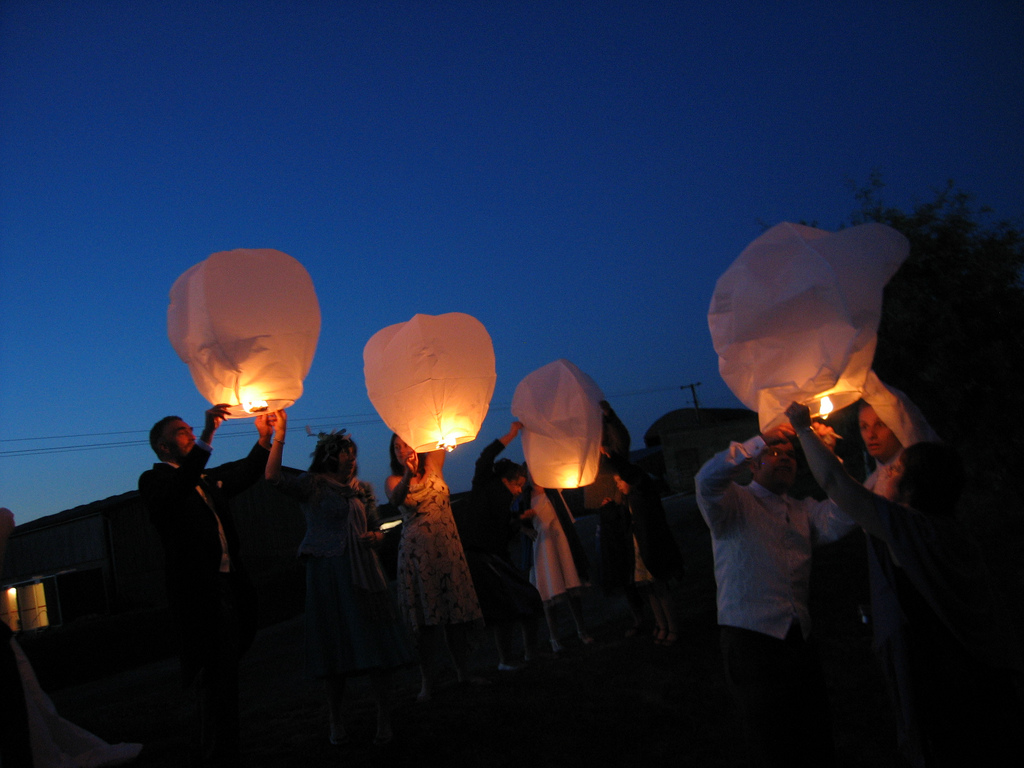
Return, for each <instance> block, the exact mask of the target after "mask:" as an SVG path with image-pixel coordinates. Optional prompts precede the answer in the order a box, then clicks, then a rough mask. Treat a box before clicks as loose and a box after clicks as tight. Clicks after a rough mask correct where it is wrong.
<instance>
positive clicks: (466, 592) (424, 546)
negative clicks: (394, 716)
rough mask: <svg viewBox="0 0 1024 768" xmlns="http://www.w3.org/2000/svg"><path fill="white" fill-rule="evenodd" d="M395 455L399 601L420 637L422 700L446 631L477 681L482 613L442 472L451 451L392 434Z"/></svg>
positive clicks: (392, 494)
mask: <svg viewBox="0 0 1024 768" xmlns="http://www.w3.org/2000/svg"><path fill="white" fill-rule="evenodd" d="M389 453H390V455H391V476H390V477H388V479H387V482H386V490H387V494H388V499H389V500H390V501H391V503H392V504H394V505H395V506H396V507H398V508H399V509H401V511H402V538H401V541H400V542H399V545H398V577H397V582H398V583H397V590H398V605H399V610H400V611H401V613H402V617H403V619H404V620H405V623H406V624H407V625H408V626H409V628H410V629H411V630H412V632H413V634H414V635H415V637H416V650H417V654H418V656H419V662H420V673H421V677H422V684H421V687H420V692H419V696H418V697H417V698H418V700H419V701H428V700H429V699H430V698H431V696H432V690H433V684H434V666H435V661H436V660H437V659H436V655H437V653H436V649H437V639H438V638H437V635H438V634H440V635H443V637H444V640H445V643H446V644H447V646H448V652H449V654H450V655H451V658H452V662H453V663H454V665H455V672H456V675H457V677H458V680H459V682H460V683H466V682H477V679H476V678H471V677H470V676H469V671H468V669H467V666H466V664H467V656H468V650H469V649H468V637H467V636H468V632H469V630H470V628H471V627H472V624H473V623H474V622H479V621H480V619H481V618H482V614H481V612H480V603H479V601H478V600H477V595H476V590H475V589H474V587H473V578H472V576H471V575H470V572H469V565H468V564H467V562H466V554H465V551H464V550H463V548H462V540H461V539H460V538H459V531H458V528H456V526H455V519H454V518H453V517H452V510H451V501H450V493H449V491H448V486H447V484H446V483H445V481H444V476H443V474H442V472H443V469H444V458H445V452H444V451H443V450H437V451H431V452H430V453H422V454H418V453H416V451H415V450H413V449H412V447H410V446H409V444H408V443H406V442H405V441H404V440H403V439H402V438H400V437H399V436H398V435H392V436H391V445H390V450H389Z"/></svg>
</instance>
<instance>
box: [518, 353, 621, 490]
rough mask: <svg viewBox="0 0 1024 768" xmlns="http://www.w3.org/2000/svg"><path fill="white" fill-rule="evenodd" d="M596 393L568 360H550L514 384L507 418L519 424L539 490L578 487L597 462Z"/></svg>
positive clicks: (592, 476) (593, 471) (588, 478)
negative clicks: (514, 387) (511, 416)
mask: <svg viewBox="0 0 1024 768" xmlns="http://www.w3.org/2000/svg"><path fill="white" fill-rule="evenodd" d="M603 399H604V395H603V394H601V389H600V388H599V387H598V386H597V384H595V383H594V380H593V379H591V378H590V377H589V376H587V374H585V373H584V372H583V371H581V370H580V369H579V368H577V367H576V366H575V365H573V364H572V363H570V362H569V361H568V360H555V361H554V362H553V363H548V364H547V365H545V366H544V367H543V368H538V369H537V370H536V371H534V372H533V373H531V374H529V375H528V376H527V377H526V378H524V379H523V380H522V381H520V382H519V386H517V387H516V391H515V394H514V395H513V396H512V413H513V414H514V415H515V417H516V418H517V419H519V421H521V422H522V423H523V427H524V429H523V433H522V439H523V455H524V456H525V457H526V463H527V465H528V466H529V468H530V475H531V476H532V477H533V479H534V480H535V481H536V482H537V484H538V485H540V486H541V487H543V488H581V487H582V486H584V485H590V484H591V483H592V482H594V479H595V478H596V477H597V469H598V463H599V461H600V458H601V405H600V402H601V401H602V400H603Z"/></svg>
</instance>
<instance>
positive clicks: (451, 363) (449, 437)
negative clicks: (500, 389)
mask: <svg viewBox="0 0 1024 768" xmlns="http://www.w3.org/2000/svg"><path fill="white" fill-rule="evenodd" d="M363 374H364V376H365V378H366V393H367V394H368V395H369V397H370V402H372V403H373V407H374V408H376V409H377V413H378V414H379V415H380V417H381V419H383V420H384V423H385V424H387V425H388V428H389V429H391V431H392V432H395V433H396V434H397V435H398V436H399V437H401V438H402V439H403V440H404V441H405V442H406V443H408V444H409V445H410V446H411V447H412V448H414V449H415V450H416V451H417V452H425V451H434V450H437V449H438V448H444V449H446V450H449V451H450V450H452V449H453V448H454V447H455V446H456V445H460V444H462V443H468V442H469V441H470V440H473V439H474V438H475V437H476V435H477V432H478V431H479V430H480V425H481V424H483V422H484V418H485V417H486V416H487V409H488V408H489V407H490V404H491V395H493V394H494V383H495V381H497V374H496V373H495V368H494V347H493V345H492V344H491V337H490V335H488V333H487V329H485V328H484V326H483V324H482V323H481V322H480V321H479V320H477V319H476V318H475V317H471V316H470V315H466V314H463V313H461V312H449V313H448V314H444V315H436V316H434V315H415V316H413V318H412V319H411V320H409V321H408V322H405V323H397V324H395V325H389V326H388V327H387V328H384V329H382V330H380V331H377V333H375V334H374V335H373V336H372V337H371V338H370V340H369V341H368V342H366V347H365V348H364V349H363Z"/></svg>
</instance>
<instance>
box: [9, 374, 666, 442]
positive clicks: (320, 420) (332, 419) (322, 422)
mask: <svg viewBox="0 0 1024 768" xmlns="http://www.w3.org/2000/svg"><path fill="white" fill-rule="evenodd" d="M676 389H678V387H677V386H676V385H672V386H664V387H649V388H647V389H636V390H630V391H627V392H615V393H612V394H610V395H608V397H609V398H611V399H618V398H623V397H635V396H638V395H649V394H653V393H655V392H669V391H674V390H676ZM511 409H512V404H511V403H498V404H493V403H492V404H491V407H490V409H489V410H490V411H491V412H498V411H510V410H511ZM381 423H383V422H382V421H381V418H380V416H378V415H377V414H376V413H357V414H351V415H348V416H344V415H342V416H314V417H311V418H308V419H299V420H297V421H296V422H293V425H295V426H302V427H303V428H305V427H306V426H308V427H309V428H310V429H311V430H316V429H318V428H321V427H338V426H344V427H346V428H348V427H352V426H365V425H368V424H381ZM122 435H139V436H140V437H138V438H136V439H134V440H113V441H102V442H89V443H82V444H79V445H55V446H44V447H34V448H14V449H10V450H0V459H3V458H16V457H20V456H39V455H42V454H55V453H72V452H77V451H98V450H104V449H107V448H136V447H138V446H148V445H149V430H148V429H133V430H125V431H120V432H85V433H81V434H77V435H45V436H42V437H14V438H9V439H8V438H5V439H3V440H0V445H5V444H8V443H25V442H42V441H52V440H86V439H90V438H91V439H96V438H103V437H120V436H122ZM251 435H252V430H251V429H245V430H241V429H237V430H232V429H230V428H229V429H227V430H225V429H224V427H223V426H222V427H221V428H220V429H218V430H217V439H218V440H223V439H232V438H238V437H247V436H251Z"/></svg>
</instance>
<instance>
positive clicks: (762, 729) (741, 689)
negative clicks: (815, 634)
mask: <svg viewBox="0 0 1024 768" xmlns="http://www.w3.org/2000/svg"><path fill="white" fill-rule="evenodd" d="M719 629H720V636H719V637H720V643H721V648H722V659H723V661H724V663H725V675H726V679H727V680H728V682H729V689H730V691H731V692H732V695H733V699H734V700H735V702H736V705H737V707H738V708H739V712H740V717H741V719H742V721H743V727H744V731H745V735H746V739H747V745H748V748H749V752H750V758H751V763H752V764H753V765H756V766H773V767H774V766H786V767H787V768H794V767H795V766H808V767H810V766H814V768H825V767H827V766H834V765H835V763H836V755H835V744H834V742H833V740H832V719H831V717H830V715H829V706H828V696H827V694H826V691H825V680H824V677H823V675H822V672H821V664H820V663H819V662H818V655H817V653H816V651H815V649H814V646H813V644H811V643H809V642H807V641H805V640H804V638H803V635H802V634H801V632H800V627H799V626H798V625H797V624H796V623H794V625H793V626H792V627H791V628H790V631H789V634H788V635H787V636H786V638H785V639H784V640H779V639H777V638H774V637H771V636H770V635H765V634H762V633H760V632H753V631H751V630H749V629H740V628H738V627H726V626H722V627H719Z"/></svg>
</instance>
